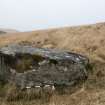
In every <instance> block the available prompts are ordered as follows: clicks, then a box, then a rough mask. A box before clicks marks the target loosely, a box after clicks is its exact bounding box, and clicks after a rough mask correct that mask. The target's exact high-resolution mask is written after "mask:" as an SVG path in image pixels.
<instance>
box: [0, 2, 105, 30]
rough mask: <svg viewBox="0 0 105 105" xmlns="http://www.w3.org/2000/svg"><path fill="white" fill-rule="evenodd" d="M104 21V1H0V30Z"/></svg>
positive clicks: (43, 27)
mask: <svg viewBox="0 0 105 105" xmlns="http://www.w3.org/2000/svg"><path fill="white" fill-rule="evenodd" d="M98 22H105V0H0V28H9V29H16V30H19V31H31V30H37V29H47V28H56V27H64V26H76V25H83V24H93V23H98Z"/></svg>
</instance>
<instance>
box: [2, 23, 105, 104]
mask: <svg viewBox="0 0 105 105" xmlns="http://www.w3.org/2000/svg"><path fill="white" fill-rule="evenodd" d="M9 43H20V44H26V45H27V44H28V45H29V44H30V45H33V46H35V47H44V48H57V49H63V50H67V51H73V52H78V53H80V54H83V55H86V56H88V57H89V59H90V62H91V63H92V66H93V70H91V72H89V78H88V80H87V81H86V83H85V84H84V87H83V88H82V89H81V90H78V91H77V92H76V93H74V94H72V95H69V94H68V95H53V97H52V98H51V100H50V102H49V103H43V102H41V100H33V101H26V100H25V101H17V102H11V103H7V102H5V101H1V104H0V105H42V104H43V105H46V104H48V105H105V46H104V45H105V23H100V24H95V25H88V26H78V27H70V28H69V27H66V28H60V29H49V30H42V31H33V32H23V33H15V34H6V35H4V36H0V45H1V46H3V45H7V44H9Z"/></svg>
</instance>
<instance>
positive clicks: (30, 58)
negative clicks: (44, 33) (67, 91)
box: [0, 45, 89, 89]
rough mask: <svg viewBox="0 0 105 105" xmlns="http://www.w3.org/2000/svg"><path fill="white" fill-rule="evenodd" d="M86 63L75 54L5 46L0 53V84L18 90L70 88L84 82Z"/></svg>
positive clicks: (84, 59) (80, 56)
mask: <svg viewBox="0 0 105 105" xmlns="http://www.w3.org/2000/svg"><path fill="white" fill-rule="evenodd" d="M88 63H89V60H88V59H87V58H86V57H84V56H82V55H80V54H76V53H71V52H64V51H59V50H54V49H45V48H34V47H31V46H22V45H8V46H5V47H2V48H1V49H0V81H1V82H2V81H5V82H11V81H12V82H13V83H15V84H16V86H17V87H18V88H20V89H28V88H29V89H30V88H35V87H42V88H45V87H46V86H52V87H54V88H55V89H56V88H57V87H66V86H67V87H73V86H76V85H78V84H79V83H81V82H83V81H85V80H86V79H87V76H88V75H87V71H86V66H87V65H88Z"/></svg>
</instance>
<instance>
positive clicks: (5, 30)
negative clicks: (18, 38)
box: [0, 28, 18, 34]
mask: <svg viewBox="0 0 105 105" xmlns="http://www.w3.org/2000/svg"><path fill="white" fill-rule="evenodd" d="M16 32H18V31H17V30H14V29H4V28H0V34H7V33H16Z"/></svg>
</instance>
